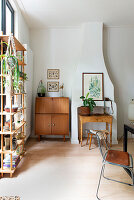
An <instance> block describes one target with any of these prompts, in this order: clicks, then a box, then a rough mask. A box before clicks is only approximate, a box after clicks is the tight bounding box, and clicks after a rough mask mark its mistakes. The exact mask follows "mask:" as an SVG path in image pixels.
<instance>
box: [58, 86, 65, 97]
mask: <svg viewBox="0 0 134 200" xmlns="http://www.w3.org/2000/svg"><path fill="white" fill-rule="evenodd" d="M59 89H60V90H61V95H60V96H61V97H63V89H64V83H62V84H61V85H60V88H59Z"/></svg>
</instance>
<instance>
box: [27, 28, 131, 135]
mask: <svg viewBox="0 0 134 200" xmlns="http://www.w3.org/2000/svg"><path fill="white" fill-rule="evenodd" d="M79 41H80V30H79V28H77V29H75V28H61V29H60V28H57V29H45V30H41V29H40V30H34V29H32V30H30V45H31V48H32V50H33V52H34V86H33V87H34V89H33V93H34V96H33V97H34V98H33V102H34V101H35V96H36V91H37V86H38V82H39V80H40V79H43V80H44V81H45V82H46V72H47V71H46V70H47V68H59V69H61V77H62V78H61V79H62V80H60V82H64V83H65V92H64V94H65V96H69V97H70V98H71V88H70V87H71V82H72V80H73V74H74V73H75V71H76V67H77V64H78V59H79V55H80V52H79V47H80V46H79ZM103 41H104V58H105V64H106V67H107V70H108V72H109V75H110V78H111V80H112V82H113V84H114V86H115V102H116V103H117V108H118V136H119V137H120V136H121V135H122V134H123V124H124V122H128V120H127V108H128V103H129V99H130V98H133V97H134V88H133V83H134V79H133V74H134V56H133V52H134V28H129V27H126V28H122V27H107V28H104V37H103Z"/></svg>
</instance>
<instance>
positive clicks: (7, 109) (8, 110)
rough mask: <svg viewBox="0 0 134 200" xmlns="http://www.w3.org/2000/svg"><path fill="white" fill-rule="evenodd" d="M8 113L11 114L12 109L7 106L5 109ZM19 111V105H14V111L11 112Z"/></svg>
mask: <svg viewBox="0 0 134 200" xmlns="http://www.w3.org/2000/svg"><path fill="white" fill-rule="evenodd" d="M4 110H5V111H6V112H10V107H9V106H5V109H4ZM17 110H18V105H12V110H11V112H17Z"/></svg>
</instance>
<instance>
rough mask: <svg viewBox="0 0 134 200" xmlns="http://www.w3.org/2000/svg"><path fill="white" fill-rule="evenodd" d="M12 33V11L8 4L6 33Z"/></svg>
mask: <svg viewBox="0 0 134 200" xmlns="http://www.w3.org/2000/svg"><path fill="white" fill-rule="evenodd" d="M10 33H11V11H10V10H9V8H8V6H6V34H7V35H9V34H10Z"/></svg>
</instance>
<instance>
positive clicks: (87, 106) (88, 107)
mask: <svg viewBox="0 0 134 200" xmlns="http://www.w3.org/2000/svg"><path fill="white" fill-rule="evenodd" d="M88 96H89V92H88V93H87V95H86V97H84V96H81V97H80V99H82V101H83V106H81V107H79V108H78V114H79V115H89V114H90V112H92V111H93V108H94V107H95V106H96V103H95V102H94V100H93V99H92V98H88Z"/></svg>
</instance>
